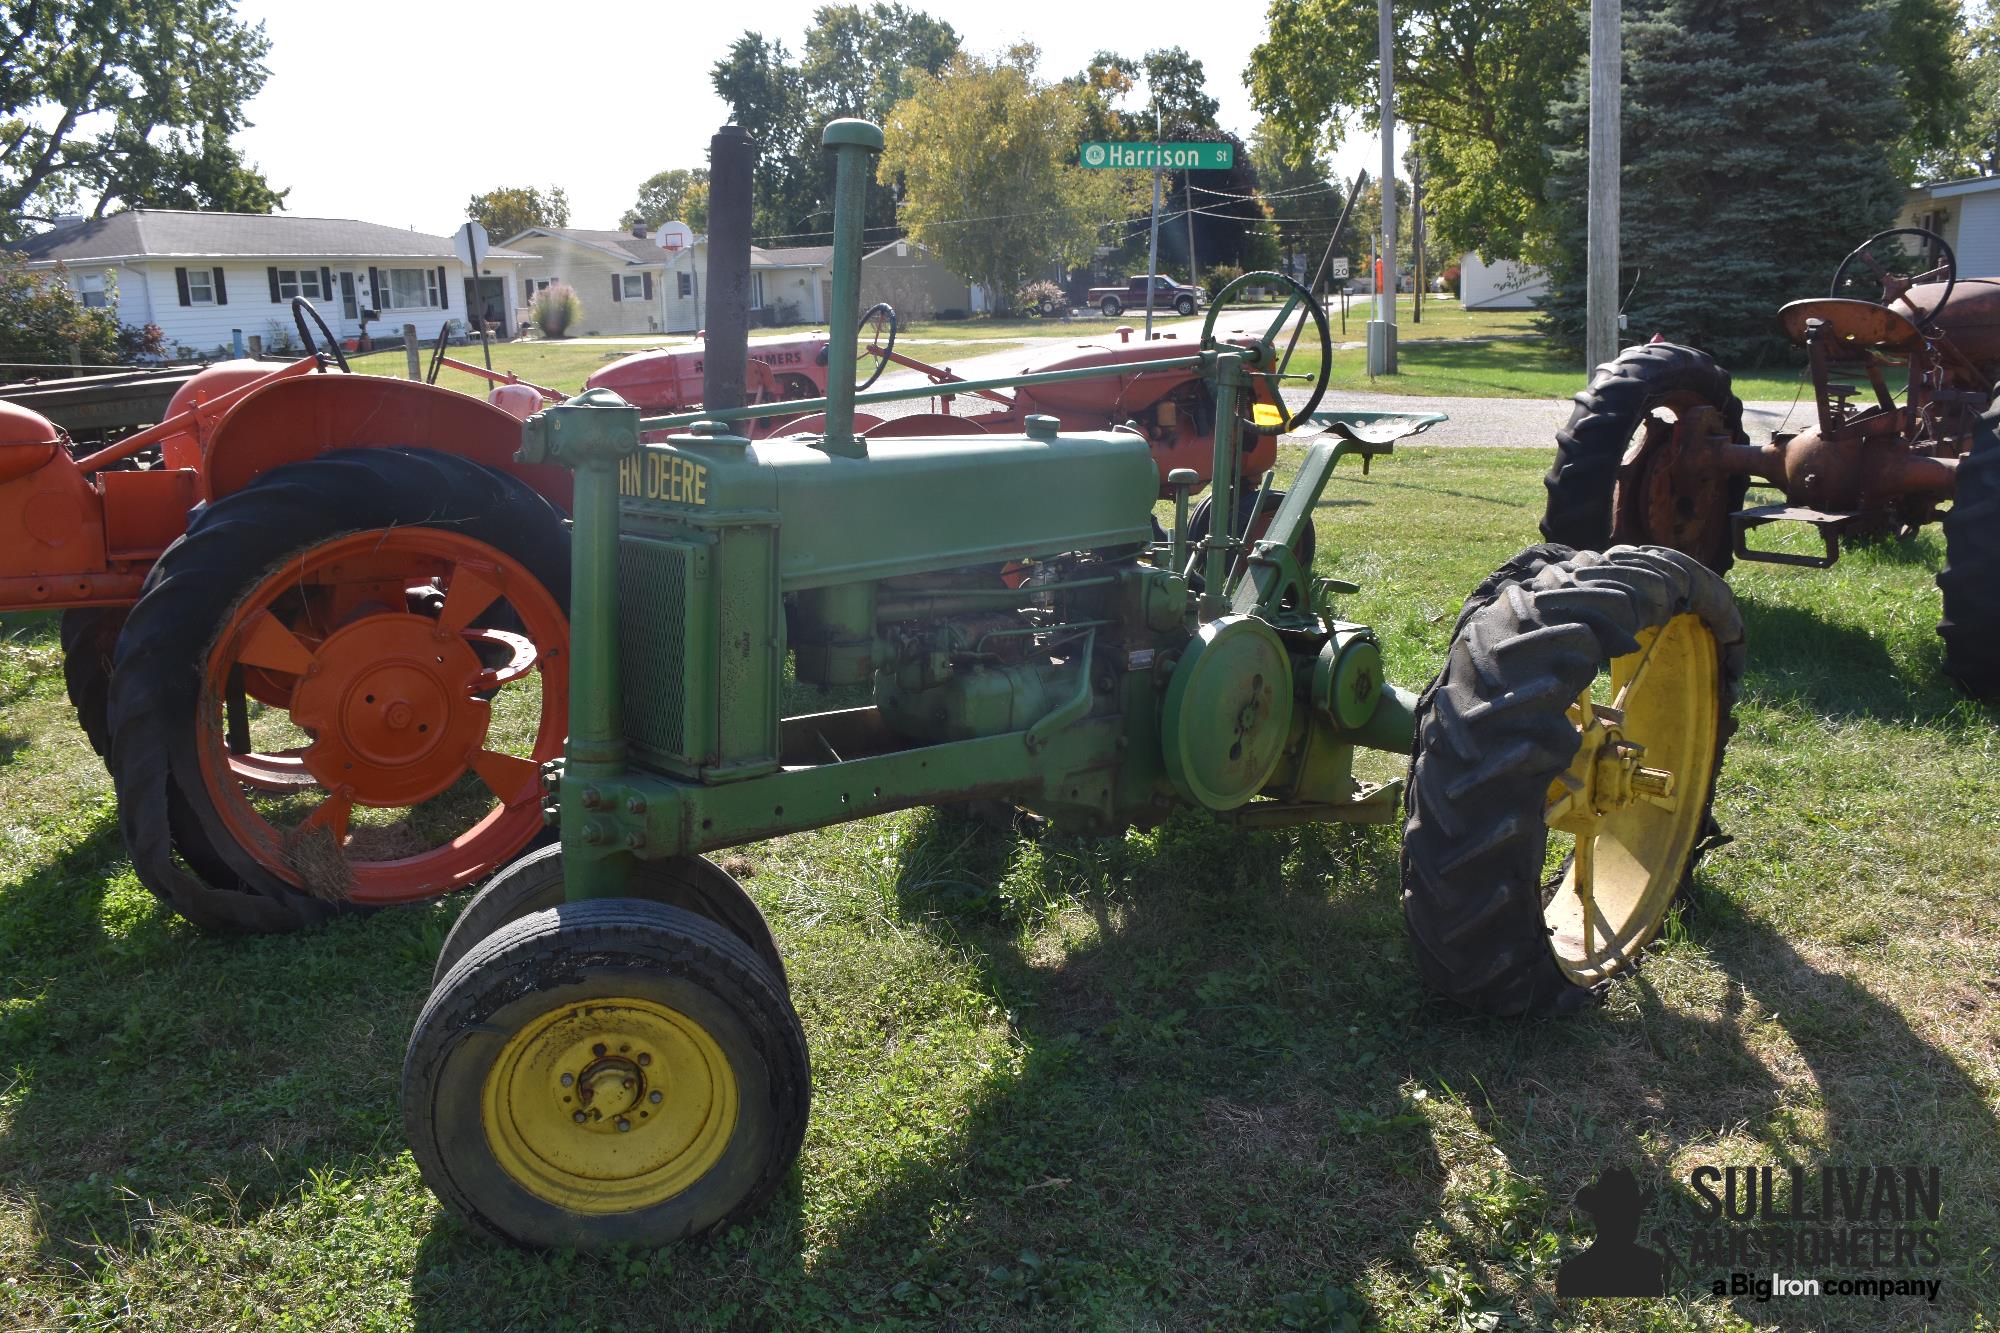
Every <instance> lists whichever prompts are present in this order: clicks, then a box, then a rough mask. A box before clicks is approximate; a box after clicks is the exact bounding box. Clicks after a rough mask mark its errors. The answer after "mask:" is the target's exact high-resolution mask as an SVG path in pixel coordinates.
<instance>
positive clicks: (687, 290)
mask: <svg viewBox="0 0 2000 1333" xmlns="http://www.w3.org/2000/svg"><path fill="white" fill-rule="evenodd" d="M674 279H675V281H676V282H677V283H678V284H679V287H678V290H679V291H680V294H681V296H682V297H684V298H685V297H689V296H693V295H694V274H692V273H676V274H674Z"/></svg>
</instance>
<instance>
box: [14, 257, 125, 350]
mask: <svg viewBox="0 0 2000 1333" xmlns="http://www.w3.org/2000/svg"><path fill="white" fill-rule="evenodd" d="M72 353H75V354H77V355H78V356H80V357H81V358H82V361H83V364H84V365H87V366H110V365H116V364H117V362H118V317H117V316H116V315H114V314H112V313H111V310H110V309H109V308H108V307H103V308H98V309H92V308H90V307H88V306H86V305H84V303H83V298H82V297H81V296H79V295H77V294H76V292H75V291H74V290H73V289H72V288H71V287H70V285H69V271H68V270H67V269H65V268H64V267H63V266H62V265H61V264H57V265H56V266H55V268H54V269H53V270H49V271H36V270H33V269H30V268H29V267H28V261H27V260H26V259H23V258H22V257H21V256H20V255H18V254H10V253H7V252H4V251H0V361H17V362H37V363H43V364H48V365H62V364H64V363H66V362H68V361H69V360H70V357H71V354H72Z"/></svg>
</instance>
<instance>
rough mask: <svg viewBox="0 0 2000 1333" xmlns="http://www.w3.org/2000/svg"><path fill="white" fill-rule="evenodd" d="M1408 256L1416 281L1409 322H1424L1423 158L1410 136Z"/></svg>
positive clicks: (1414, 139)
mask: <svg viewBox="0 0 2000 1333" xmlns="http://www.w3.org/2000/svg"><path fill="white" fill-rule="evenodd" d="M1410 258H1411V260H1412V261H1414V267H1415V271H1416V281H1415V282H1413V283H1412V284H1411V286H1412V287H1414V288H1415V289H1416V290H1415V291H1413V292H1412V293H1411V294H1410V295H1411V300H1410V306H1411V311H1410V322H1411V323H1412V324H1421V323H1423V322H1424V289H1425V287H1427V286H1428V285H1429V284H1428V283H1427V282H1425V280H1424V268H1425V266H1424V159H1423V157H1422V156H1421V155H1420V154H1419V153H1418V152H1417V137H1416V136H1415V135H1411V136H1410Z"/></svg>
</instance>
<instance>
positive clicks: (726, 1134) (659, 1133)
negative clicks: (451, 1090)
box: [480, 999, 738, 1214]
mask: <svg viewBox="0 0 2000 1333" xmlns="http://www.w3.org/2000/svg"><path fill="white" fill-rule="evenodd" d="M737 1097H738V1091H737V1083H736V1075H735V1073H734V1071H733V1070H732V1069H731V1068H730V1066H729V1061H728V1060H727V1059H726V1058H725V1057H724V1056H723V1053H722V1048H721V1047H720V1046H719V1045H718V1044H717V1043H716V1041H715V1038H714V1037H712V1036H711V1035H709V1032H708V1030H707V1029H706V1028H704V1027H703V1026H702V1025H701V1024H700V1023H698V1022H696V1021H695V1020H694V1019H692V1018H690V1017H688V1016H687V1015H686V1014H683V1013H681V1012H679V1011H678V1010H675V1009H670V1008H668V1007H667V1006H665V1005H662V1004H656V1003H654V1002H653V1001H651V1000H639V999H602V1000H591V1001H588V1002H584V1003H577V1004H568V1005H563V1006H561V1007H560V1008H557V1009H552V1010H550V1011H549V1012H547V1013H545V1014H541V1015H539V1016H537V1017H536V1018H535V1019H534V1020H533V1021H531V1022H529V1023H528V1024H526V1025H525V1026H523V1027H522V1028H521V1030H520V1031H518V1032H516V1033H515V1034H514V1035H513V1036H512V1037H510V1038H508V1040H507V1042H506V1044H505V1045H504V1046H502V1047H501V1050H500V1054H499V1057H498V1058H497V1059H496V1060H495V1061H494V1062H493V1066H492V1068H491V1070H490V1071H489V1072H488V1073H487V1076H486V1086H485V1089H484V1091H483V1093H482V1097H481V1105H480V1113H481V1118H482V1121H483V1123H484V1126H485V1130H486V1141H487V1143H488V1145H489V1146H490V1148H491V1150H492V1152H493V1156H494V1158H495V1160H496V1161H497V1162H498V1163H499V1165H500V1168H501V1170H503V1171H505V1172H506V1173H507V1175H508V1176H509V1177H510V1178H511V1179H512V1180H513V1181H514V1182H515V1183H516V1184H518V1185H520V1186H521V1188H523V1189H525V1190H527V1191H528V1192H529V1193H530V1194H532V1195H534V1196H535V1197H536V1198H538V1199H541V1200H543V1201H545V1202H547V1203H551V1204H554V1205H556V1206H557V1207H559V1208H562V1209H565V1210H567V1211H569V1212H573V1213H592V1214H598V1213H622V1212H631V1211H633V1210H635V1209H640V1208H648V1207H651V1206H653V1205H655V1204H659V1203H664V1202H666V1201H667V1200H669V1199H672V1198H673V1197H675V1196H676V1195H678V1194H680V1193H682V1192H683V1191H685V1190H687V1189H688V1188H689V1187H691V1186H692V1185H694V1183H695V1182H696V1181H698V1180H700V1179H701V1178H702V1177H703V1176H704V1175H706V1174H707V1173H708V1172H709V1171H710V1170H712V1169H713V1168H714V1167H715V1165H716V1163H717V1162H719V1161H720V1160H721V1159H722V1155H723V1153H724V1151H725V1150H726V1149H727V1148H728V1146H729V1140H730V1136H731V1134H732V1132H733V1131H734V1130H735V1127H736V1115H737Z"/></svg>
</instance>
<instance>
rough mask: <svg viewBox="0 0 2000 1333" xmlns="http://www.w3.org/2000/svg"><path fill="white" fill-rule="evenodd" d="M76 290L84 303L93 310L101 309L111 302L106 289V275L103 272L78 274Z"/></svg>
mask: <svg viewBox="0 0 2000 1333" xmlns="http://www.w3.org/2000/svg"><path fill="white" fill-rule="evenodd" d="M76 292H77V295H79V296H81V297H82V298H83V303H84V305H86V306H88V307H89V308H90V309H92V310H101V309H103V308H104V307H105V306H108V305H110V304H111V297H110V295H109V293H107V292H106V291H105V290H104V275H103V274H102V273H79V274H77V277H76Z"/></svg>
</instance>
